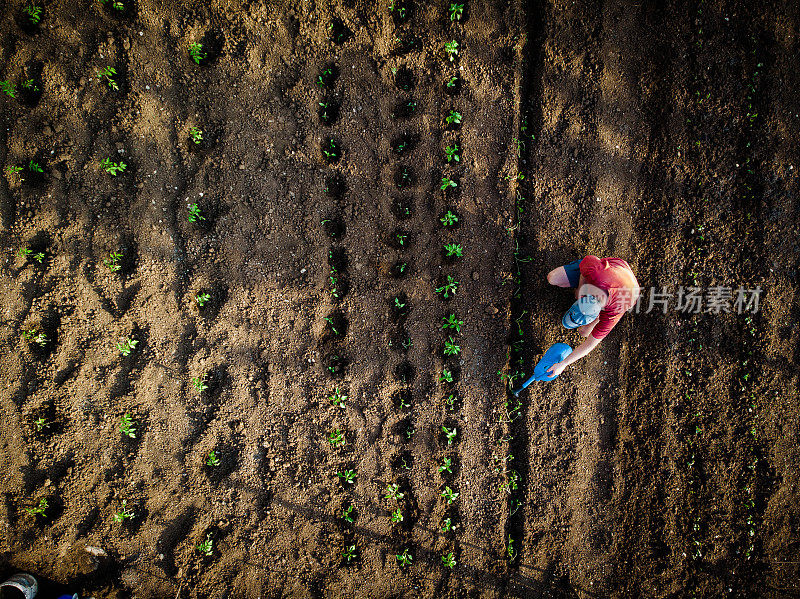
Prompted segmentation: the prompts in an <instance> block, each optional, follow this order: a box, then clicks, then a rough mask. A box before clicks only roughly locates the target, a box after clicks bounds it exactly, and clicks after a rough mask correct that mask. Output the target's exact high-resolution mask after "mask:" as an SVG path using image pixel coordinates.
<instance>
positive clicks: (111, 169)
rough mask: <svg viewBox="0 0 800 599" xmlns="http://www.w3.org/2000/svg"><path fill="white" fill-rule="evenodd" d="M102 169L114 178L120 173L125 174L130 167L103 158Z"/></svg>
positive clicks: (120, 162)
mask: <svg viewBox="0 0 800 599" xmlns="http://www.w3.org/2000/svg"><path fill="white" fill-rule="evenodd" d="M100 168H101V169H103V170H104V171H105V172H107V173H108V174H109V175H111V176H112V177H116V176H117V175H118V174H119V173H124V172H125V169H127V168H128V165H127V164H125V163H124V162H122V161H121V160H120V161H119V162H112V161H111V159H110V158H103V160H101V161H100Z"/></svg>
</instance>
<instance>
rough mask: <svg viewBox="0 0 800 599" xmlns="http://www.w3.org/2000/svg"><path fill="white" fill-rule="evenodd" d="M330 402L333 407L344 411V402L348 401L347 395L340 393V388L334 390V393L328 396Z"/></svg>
mask: <svg viewBox="0 0 800 599" xmlns="http://www.w3.org/2000/svg"><path fill="white" fill-rule="evenodd" d="M328 401H330V402H331V403H332V404H333V405H335V406H337V407H339V408H342V409H344V402H345V401H347V395H345V394H344V393H342V392H341V391H339V387H334V388H333V393H332V394H331V395H329V396H328Z"/></svg>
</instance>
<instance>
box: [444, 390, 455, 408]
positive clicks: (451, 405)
mask: <svg viewBox="0 0 800 599" xmlns="http://www.w3.org/2000/svg"><path fill="white" fill-rule="evenodd" d="M456 399H457V398H456V395H455V393H451V394H450V395H448V396H447V397H445V398H444V403H446V404H447V409H448V410H450V411H453V410H455V409H456Z"/></svg>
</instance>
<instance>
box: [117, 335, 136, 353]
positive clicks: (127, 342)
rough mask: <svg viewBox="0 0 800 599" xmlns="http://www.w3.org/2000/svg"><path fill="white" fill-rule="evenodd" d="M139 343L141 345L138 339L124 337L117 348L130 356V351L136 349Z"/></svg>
mask: <svg viewBox="0 0 800 599" xmlns="http://www.w3.org/2000/svg"><path fill="white" fill-rule="evenodd" d="M137 345H139V342H138V341H137V340H136V339H130V338H128V339H123V340H122V341H120V342H119V343H117V349H118V350H119V353H121V354H122V355H123V356H129V355H130V353H131V352H132V351H133V350H134V349H136V346H137Z"/></svg>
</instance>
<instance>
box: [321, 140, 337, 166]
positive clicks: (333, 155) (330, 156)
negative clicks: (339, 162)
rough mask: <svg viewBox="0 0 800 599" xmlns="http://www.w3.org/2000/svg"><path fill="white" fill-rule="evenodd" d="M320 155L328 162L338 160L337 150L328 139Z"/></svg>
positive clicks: (332, 141) (334, 143) (334, 144)
mask: <svg viewBox="0 0 800 599" xmlns="http://www.w3.org/2000/svg"><path fill="white" fill-rule="evenodd" d="M322 153H323V154H324V155H325V159H326V160H327V161H328V162H333V161H334V160H336V159H337V158H339V148H338V147H337V145H336V142H335V141H334V140H333V139H329V140H328V145H327V146H323V147H322Z"/></svg>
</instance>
